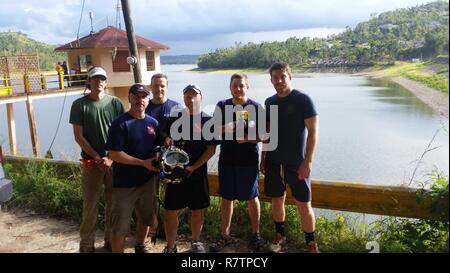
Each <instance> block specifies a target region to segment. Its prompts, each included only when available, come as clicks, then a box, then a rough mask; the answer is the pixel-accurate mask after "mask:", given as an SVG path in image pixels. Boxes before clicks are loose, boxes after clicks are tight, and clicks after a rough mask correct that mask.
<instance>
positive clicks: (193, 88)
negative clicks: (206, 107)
mask: <svg viewBox="0 0 450 273" xmlns="http://www.w3.org/2000/svg"><path fill="white" fill-rule="evenodd" d="M189 90H194V91H195V92H197V94H200V95H201V94H202V90H201V89H200V87H199V86H198V85H196V84H189V85H188V86H186V87H185V88H184V89H183V94H185V93H186V92H187V91H189Z"/></svg>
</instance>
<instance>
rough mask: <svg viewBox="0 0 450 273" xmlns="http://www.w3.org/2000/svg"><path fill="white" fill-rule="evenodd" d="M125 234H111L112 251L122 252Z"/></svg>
mask: <svg viewBox="0 0 450 273" xmlns="http://www.w3.org/2000/svg"><path fill="white" fill-rule="evenodd" d="M124 245H125V236H123V235H114V234H111V248H112V252H113V253H123V249H124Z"/></svg>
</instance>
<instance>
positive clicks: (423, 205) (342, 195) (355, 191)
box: [5, 156, 449, 221]
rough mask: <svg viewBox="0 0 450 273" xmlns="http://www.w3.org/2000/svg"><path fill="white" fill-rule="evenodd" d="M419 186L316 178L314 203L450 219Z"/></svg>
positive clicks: (68, 168)
mask: <svg viewBox="0 0 450 273" xmlns="http://www.w3.org/2000/svg"><path fill="white" fill-rule="evenodd" d="M5 161H6V162H7V163H9V164H12V165H14V169H15V171H17V170H20V169H25V168H26V167H27V164H30V163H34V164H44V163H45V164H50V165H52V166H55V167H56V168H57V170H58V172H59V175H61V177H64V176H65V177H68V175H72V174H73V169H74V168H79V167H80V164H79V163H78V162H72V161H61V160H47V159H35V158H24V157H16V156H6V157H5ZM208 179H209V186H210V194H211V195H212V196H219V195H218V192H219V190H218V189H219V183H218V176H217V174H216V173H209V174H208ZM259 190H260V193H261V195H260V199H261V200H262V201H269V200H270V198H268V197H266V196H265V195H264V177H261V179H260V183H259ZM416 191H417V189H416V188H408V187H399V186H380V185H368V184H362V183H350V182H342V181H326V180H313V182H312V192H313V201H312V205H313V207H316V208H323V209H331V210H339V211H349V212H357V213H368V214H376V215H388V216H397V217H408V218H418V219H430V220H439V221H448V220H449V215H448V210H447V213H446V214H445V215H441V214H438V213H437V212H435V211H433V208H432V202H431V200H430V199H426V200H423V201H421V202H419V201H418V200H417V199H418V198H417V194H416ZM440 201H441V202H442V205H444V206H448V205H449V202H448V201H449V200H448V196H446V199H445V200H440ZM286 203H287V204H295V200H294V198H293V196H292V194H291V192H290V191H289V190H288V192H287V196H286Z"/></svg>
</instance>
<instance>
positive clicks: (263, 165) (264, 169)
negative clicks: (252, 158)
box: [259, 159, 266, 175]
mask: <svg viewBox="0 0 450 273" xmlns="http://www.w3.org/2000/svg"><path fill="white" fill-rule="evenodd" d="M259 170H260V171H261V173H262V174H264V175H265V174H266V160H265V159H261V163H260V164H259Z"/></svg>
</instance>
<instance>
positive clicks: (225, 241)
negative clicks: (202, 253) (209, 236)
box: [209, 235, 234, 252]
mask: <svg viewBox="0 0 450 273" xmlns="http://www.w3.org/2000/svg"><path fill="white" fill-rule="evenodd" d="M233 242H234V240H233V238H232V237H231V236H230V235H222V236H220V239H219V240H217V241H216V242H215V243H213V244H211V245H210V246H209V250H210V251H211V252H219V251H221V250H222V249H223V248H224V247H226V246H229V245H231V244H232V243H233Z"/></svg>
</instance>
